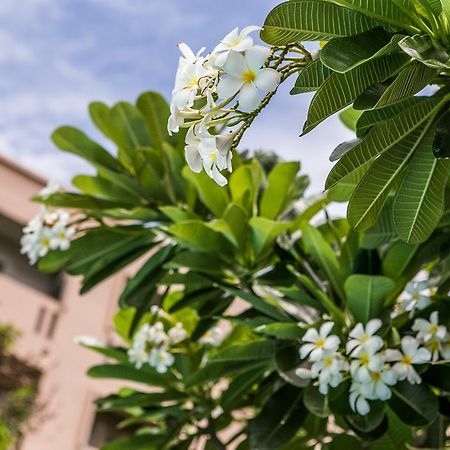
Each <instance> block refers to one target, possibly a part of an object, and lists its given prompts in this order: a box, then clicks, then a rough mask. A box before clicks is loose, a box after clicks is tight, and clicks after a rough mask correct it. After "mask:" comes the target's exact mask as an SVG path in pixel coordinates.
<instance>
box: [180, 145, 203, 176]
mask: <svg viewBox="0 0 450 450" xmlns="http://www.w3.org/2000/svg"><path fill="white" fill-rule="evenodd" d="M184 153H185V156H186V162H187V164H188V166H189V168H190V169H191V170H192V171H193V172H195V173H199V172H201V171H202V158H201V156H200V153H199V151H198V149H197V148H195V147H192V146H190V145H188V146H187V147H186V148H185V151H184Z"/></svg>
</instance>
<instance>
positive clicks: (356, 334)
mask: <svg viewBox="0 0 450 450" xmlns="http://www.w3.org/2000/svg"><path fill="white" fill-rule="evenodd" d="M364 334H365V333H364V327H363V324H362V323H357V324H356V325H355V328H353V330H352V331H350V334H349V336H350V337H352V338H355V339H360V338H361V337H362V336H363V335H364Z"/></svg>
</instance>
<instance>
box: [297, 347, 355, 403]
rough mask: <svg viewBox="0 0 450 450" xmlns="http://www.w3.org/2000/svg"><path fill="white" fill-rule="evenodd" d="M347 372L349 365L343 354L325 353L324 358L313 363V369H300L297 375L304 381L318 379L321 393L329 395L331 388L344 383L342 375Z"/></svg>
mask: <svg viewBox="0 0 450 450" xmlns="http://www.w3.org/2000/svg"><path fill="white" fill-rule="evenodd" d="M347 370H348V363H347V361H346V360H345V358H343V356H342V355H341V354H339V353H337V352H334V351H325V352H324V353H323V354H322V358H321V359H320V360H318V361H316V362H314V363H313V365H312V366H311V369H305V368H299V369H297V370H296V374H297V376H299V377H300V378H304V379H318V380H319V392H320V393H321V394H322V395H327V394H328V391H329V388H330V387H337V386H339V385H340V384H341V383H342V381H343V374H342V373H343V372H345V371H347Z"/></svg>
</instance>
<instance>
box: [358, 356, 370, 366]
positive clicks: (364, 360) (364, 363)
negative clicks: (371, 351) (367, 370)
mask: <svg viewBox="0 0 450 450" xmlns="http://www.w3.org/2000/svg"><path fill="white" fill-rule="evenodd" d="M359 360H360V361H361V365H362V366H367V365H368V364H369V355H368V354H363V355H361V356H360V357H359Z"/></svg>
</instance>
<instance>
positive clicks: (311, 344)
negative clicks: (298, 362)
mask: <svg viewBox="0 0 450 450" xmlns="http://www.w3.org/2000/svg"><path fill="white" fill-rule="evenodd" d="M333 326H334V323H333V322H325V323H323V324H322V325H321V327H320V329H319V331H317V330H316V329H315V328H310V329H309V330H308V331H307V332H306V333H305V334H304V336H303V338H302V342H306V344H303V345H302V346H301V347H300V358H301V359H305V358H306V357H307V356H308V355H309V359H310V360H311V361H319V360H320V359H322V358H323V355H324V353H325V352H327V353H329V352H333V353H334V352H336V351H337V349H338V348H339V344H340V343H341V340H340V339H339V337H338V336H336V335H331V336H329V334H330V332H331V329H332V328H333Z"/></svg>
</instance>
